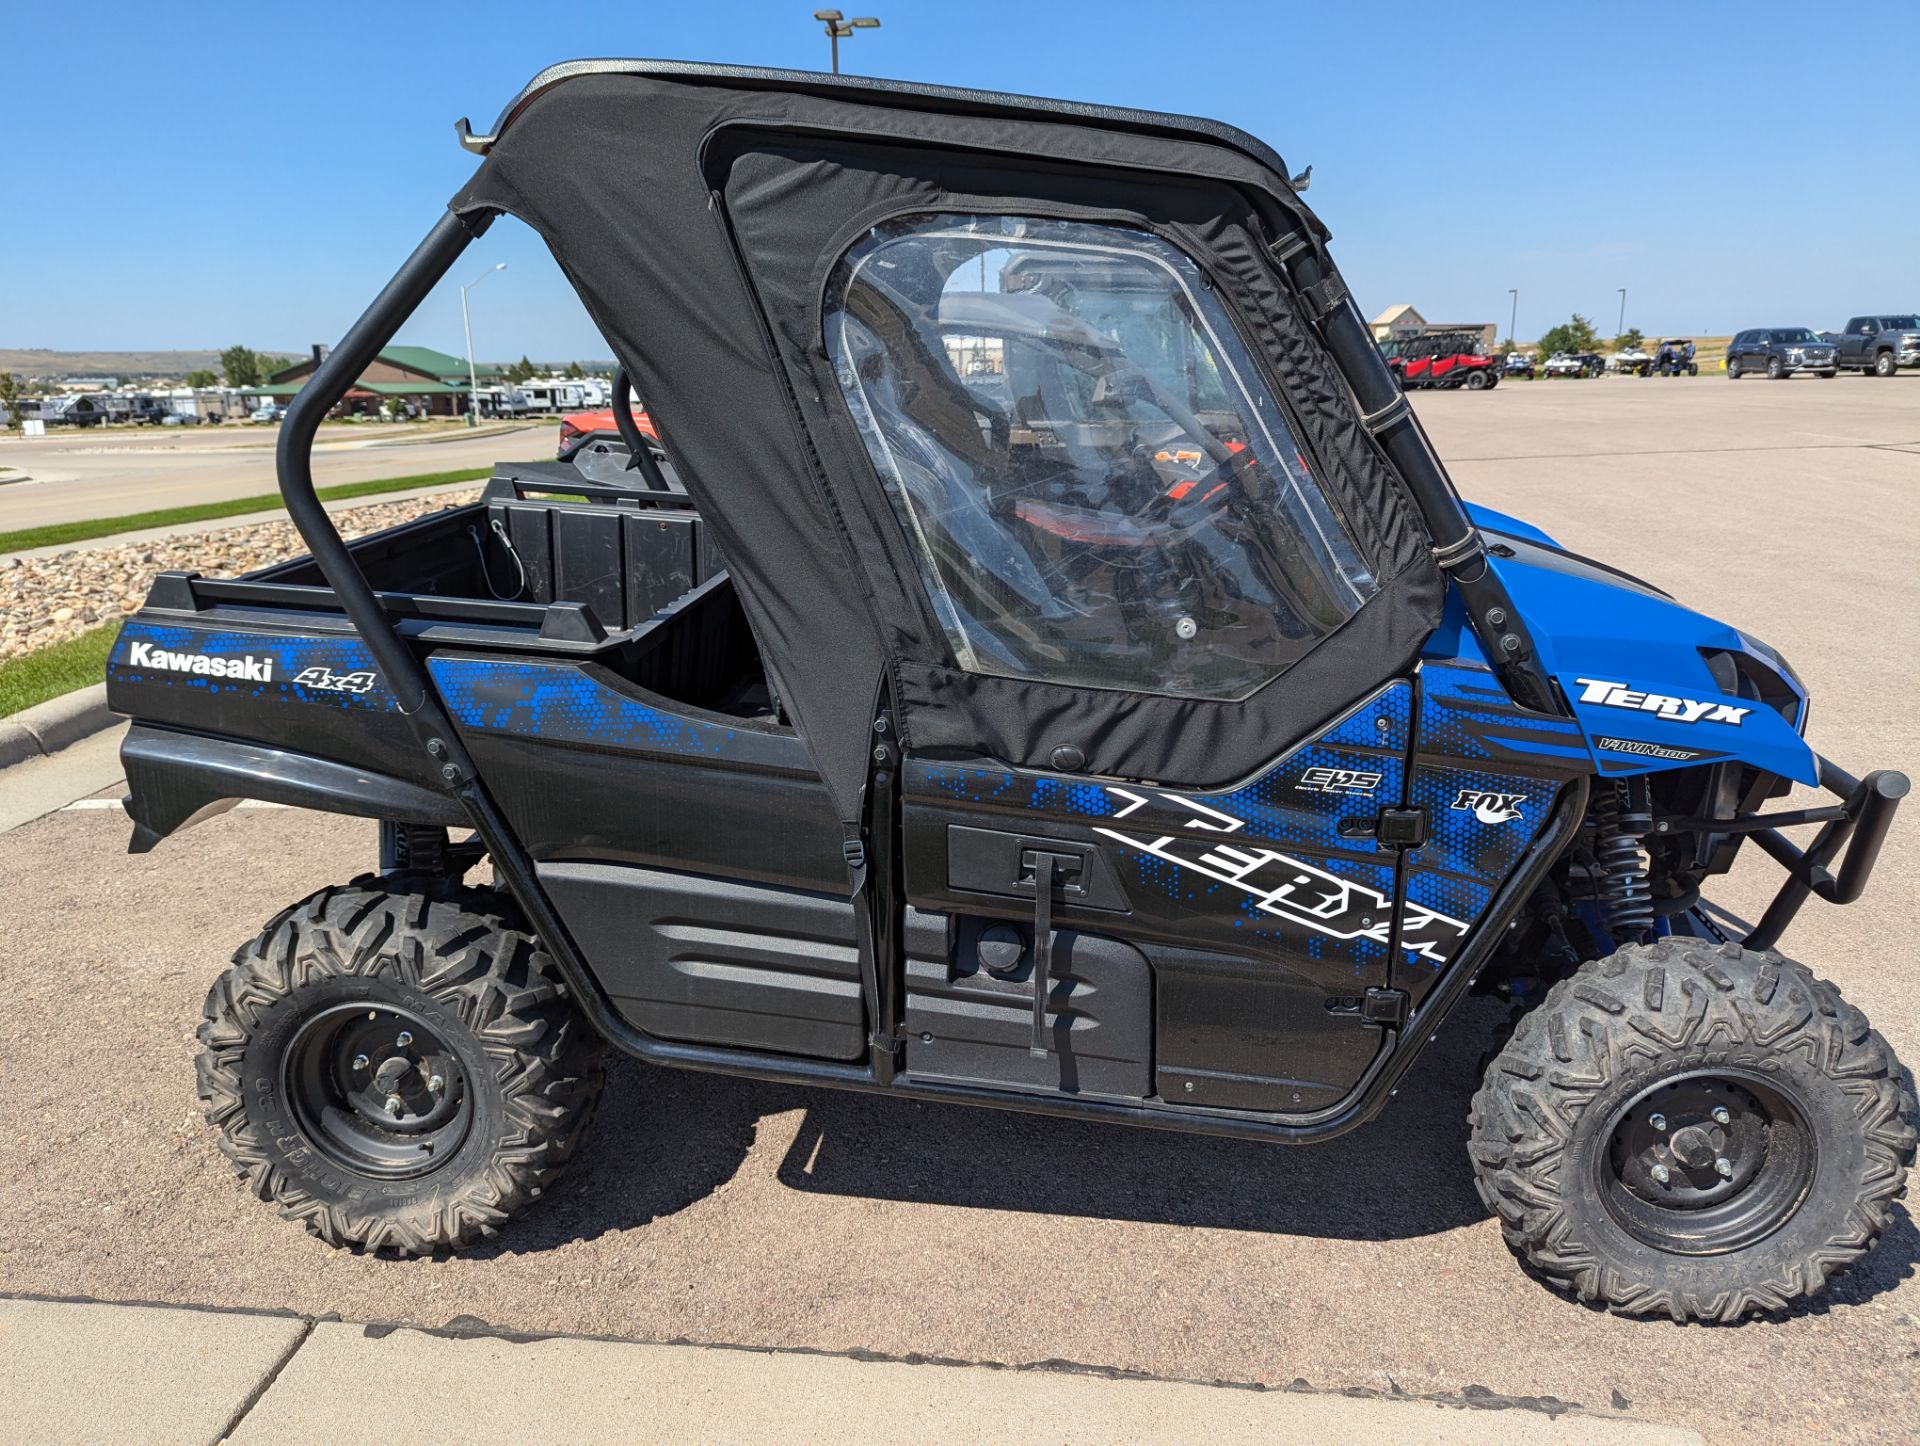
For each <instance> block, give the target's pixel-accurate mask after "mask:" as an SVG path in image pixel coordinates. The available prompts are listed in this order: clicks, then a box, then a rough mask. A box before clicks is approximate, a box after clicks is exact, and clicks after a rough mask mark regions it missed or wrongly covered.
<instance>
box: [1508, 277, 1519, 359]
mask: <svg viewBox="0 0 1920 1446" xmlns="http://www.w3.org/2000/svg"><path fill="white" fill-rule="evenodd" d="M1507 295H1508V296H1511V297H1512V298H1513V313H1512V315H1510V316H1509V317H1508V318H1507V350H1508V351H1512V350H1514V348H1516V347H1518V346H1519V345H1520V343H1519V341H1518V340H1516V339H1515V337H1514V334H1513V329H1514V328H1515V327H1516V326H1518V325H1519V324H1520V288H1519V287H1517V286H1509V287H1508V288H1507Z"/></svg>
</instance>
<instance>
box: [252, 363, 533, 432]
mask: <svg viewBox="0 0 1920 1446" xmlns="http://www.w3.org/2000/svg"><path fill="white" fill-rule="evenodd" d="M325 358H326V349H325V348H324V347H317V346H316V347H315V348H314V349H313V355H312V356H310V357H307V358H305V359H304V360H302V361H298V362H295V363H294V364H293V365H292V366H289V367H282V368H281V369H280V370H279V371H277V372H275V373H274V374H273V375H272V376H270V377H268V378H267V385H265V386H263V387H251V388H248V395H249V396H261V397H273V398H275V399H277V400H282V401H284V400H285V399H286V398H288V397H291V396H293V395H294V394H295V393H296V392H298V391H299V390H300V388H302V387H303V386H305V385H306V384H307V379H308V378H309V377H311V376H312V375H313V373H314V371H315V370H316V369H317V368H318V367H319V365H320V363H321V362H322V361H323V360H325ZM474 370H475V372H477V373H478V374H479V377H480V379H481V380H482V381H488V380H493V379H496V378H497V377H498V376H499V374H500V369H499V368H498V367H493V366H479V367H475V368H474ZM391 398H398V399H399V400H400V401H401V402H403V403H404V404H405V405H406V407H407V409H408V411H409V412H411V413H413V414H414V415H416V416H429V417H457V416H459V415H460V414H461V413H462V412H464V411H466V410H467V364H466V362H464V361H463V360H461V359H460V358H459V357H457V356H449V355H448V354H447V353H446V352H443V351H435V350H434V349H433V348H432V347H429V346H389V347H382V348H381V350H380V354H379V356H377V357H375V358H374V359H373V360H372V361H371V362H369V363H368V364H367V367H366V369H365V370H364V371H362V372H361V373H360V377H359V380H358V381H356V382H355V383H354V384H353V386H352V387H351V388H350V389H349V390H348V392H347V394H346V396H344V397H343V398H341V400H340V405H339V406H337V407H335V408H334V415H336V416H353V415H356V414H359V413H366V412H379V411H381V410H383V409H384V407H385V405H386V403H387V401H388V400H389V399H391Z"/></svg>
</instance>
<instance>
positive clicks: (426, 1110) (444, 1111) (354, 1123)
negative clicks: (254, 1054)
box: [282, 1003, 473, 1179]
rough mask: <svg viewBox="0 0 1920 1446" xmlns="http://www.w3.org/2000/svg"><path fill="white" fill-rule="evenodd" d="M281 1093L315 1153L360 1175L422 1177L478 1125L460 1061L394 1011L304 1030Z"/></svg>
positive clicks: (327, 1018) (378, 1007) (423, 1027)
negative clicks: (474, 1121) (284, 1092)
mask: <svg viewBox="0 0 1920 1446" xmlns="http://www.w3.org/2000/svg"><path fill="white" fill-rule="evenodd" d="M282 1087H283V1088H284V1089H285V1091H286V1098H287V1103H288V1105H289V1107H290V1108H291V1110H292V1112H293V1117H294V1120H295V1122H296V1123H297V1124H298V1125H299V1127H300V1131H301V1133H302V1134H303V1135H305V1136H306V1138H307V1140H308V1141H309V1142H310V1143H311V1144H312V1145H313V1147H314V1148H315V1149H316V1150H318V1151H319V1152H320V1153H321V1154H322V1155H324V1156H326V1157H327V1159H328V1160H330V1161H332V1162H333V1163H334V1164H336V1165H339V1166H341V1167H342V1168H344V1169H347V1170H351V1171H353V1172H354V1173H356V1174H360V1175H371V1176H377V1177H380V1178H384V1179H398V1178H404V1177H407V1176H412V1175H424V1174H426V1173H428V1172H429V1171H431V1170H433V1169H435V1168H436V1167H438V1166H439V1165H441V1164H444V1163H445V1162H446V1161H447V1160H448V1159H449V1158H451V1157H452V1155H453V1154H454V1152H455V1151H457V1150H458V1149H459V1148H460V1145H461V1143H462V1142H463V1141H464V1140H465V1139H466V1137H467V1131H468V1129H469V1128H470V1127H471V1125H472V1123H473V1102H472V1099H471V1097H470V1095H469V1093H468V1091H467V1087H466V1074H465V1071H463V1070H462V1069H461V1067H460V1061H459V1058H458V1057H457V1056H456V1055H455V1054H454V1052H453V1050H452V1049H451V1048H450V1047H449V1046H448V1045H447V1043H446V1041H445V1040H443V1039H442V1038H441V1037H440V1035H439V1034H438V1033H436V1032H435V1031H434V1029H433V1028H432V1026H430V1025H429V1024H428V1023H427V1022H426V1021H425V1020H424V1019H422V1018H421V1017H420V1016H419V1015H418V1014H415V1013H414V1012H413V1011H412V1010H410V1009H405V1008H402V1007H399V1006H397V1005H390V1004H373V1003H368V1004H341V1005H335V1006H334V1007H333V1008H331V1009H325V1010H322V1011H321V1012H320V1013H318V1014H315V1015H314V1016H313V1017H312V1018H310V1019H308V1020H306V1021H305V1022H304V1023H303V1024H302V1025H301V1026H300V1029H299V1032H298V1033H296V1034H295V1035H294V1037H293V1041H292V1043H290V1044H289V1045H288V1047H287V1052H286V1055H285V1058H284V1065H283V1073H282Z"/></svg>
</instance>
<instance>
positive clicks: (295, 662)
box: [107, 621, 397, 713]
mask: <svg viewBox="0 0 1920 1446" xmlns="http://www.w3.org/2000/svg"><path fill="white" fill-rule="evenodd" d="M107 673H108V676H109V677H111V678H112V679H113V680H114V682H116V683H132V684H142V685H148V686H158V687H163V688H187V689H193V690H195V691H199V692H204V693H206V694H209V695H211V696H219V695H223V694H231V695H236V696H244V697H249V698H259V699H264V700H268V701H275V702H288V703H309V704H316V705H319V706H321V707H329V708H340V709H347V710H361V709H364V710H367V711H371V712H378V713H385V712H390V711H392V710H393V709H394V708H395V707H396V706H397V705H396V703H395V701H394V697H393V694H392V693H391V692H390V691H389V690H388V689H387V687H386V684H385V682H384V681H383V680H382V679H381V677H380V674H379V672H378V671H377V669H376V668H375V666H374V661H373V654H372V653H370V652H369V651H368V650H367V646H366V644H365V643H363V642H361V641H360V640H359V639H358V638H353V637H324V636H304V637H300V636H283V635H277V634H271V633H245V632H210V631H208V630H206V629H204V628H190V627H170V626H166V625H163V624H158V623H149V622H140V621H134V622H129V623H128V624H127V625H126V626H125V627H124V628H122V629H121V631H120V636H119V637H118V638H116V639H115V640H114V644H113V650H112V652H111V653H109V654H108V657H107Z"/></svg>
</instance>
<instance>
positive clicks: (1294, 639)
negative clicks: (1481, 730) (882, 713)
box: [826, 215, 1376, 699]
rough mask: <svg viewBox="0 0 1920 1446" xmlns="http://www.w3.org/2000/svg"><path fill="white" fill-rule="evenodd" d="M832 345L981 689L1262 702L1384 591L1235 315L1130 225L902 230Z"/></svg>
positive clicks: (945, 617) (942, 611)
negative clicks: (1045, 687) (1108, 691)
mask: <svg viewBox="0 0 1920 1446" xmlns="http://www.w3.org/2000/svg"><path fill="white" fill-rule="evenodd" d="M826 343H827V353H828V356H829V357H830V358H831V360H832V363H833V367H834V373H835V376H836V378H837V380H838V382H839V385H840V390H841V393H842V395H843V396H844V398H845V400H846V403H847V407H848V409H849V410H850V411H851V413H852V415H853V420H854V422H855V424H856V426H857V427H858V428H859V431H860V435H861V438H862V440H863V441H864V442H865V444H866V448H867V453H868V455H869V456H870V457H871V458H872V460H873V465H874V467H875V469H876V470H877V471H878V472H879V474H880V477H881V480H882V481H883V483H884V484H885V487H886V491H887V495H888V498H889V499H890V501H891V503H892V505H893V509H894V512H895V513H896V514H897V515H898V517H899V520H900V524H901V526H902V527H903V528H904V529H905V531H906V534H907V537H908V539H909V541H910V543H911V545H912V547H913V550H914V553H915V556H916V559H917V562H918V566H919V569H920V574H921V578H922V581H923V582H924V583H925V584H926V587H927V590H928V592H929V594H930V595H931V597H932V599H933V604H934V608H935V610H936V612H937V613H938V615H939V617H940V620H941V623H942V625H943V626H944V627H945V629H946V632H947V636H948V638H949V640H950V641H951V643H952V646H953V650H954V653H955V655H956V656H957V657H958V659H959V661H960V664H961V666H962V667H964V668H966V669H967V670H968V671H971V672H979V673H993V674H1000V675H1003V676H1008V677H1032V678H1042V679H1046V680H1049V681H1053V682H1059V683H1074V684H1081V685H1086V686H1092V687H1106V688H1124V689H1130V690H1133V691H1138V692H1151V693H1168V694H1175V695H1179V696H1185V697H1195V698H1225V699H1231V698H1243V697H1245V696H1247V695H1248V694H1249V693H1251V692H1253V691H1254V690H1255V689H1256V688H1258V687H1260V685H1261V684H1263V683H1265V682H1267V681H1268V680H1269V679H1271V678H1273V677H1274V676H1275V675H1277V674H1278V673H1280V672H1282V671H1283V670H1284V669H1286V668H1287V667H1288V666H1289V665H1290V664H1292V663H1293V662H1295V661H1296V660H1298V659H1299V658H1301V657H1302V656H1304V655H1305V654H1306V653H1307V652H1308V651H1310V650H1311V649H1312V648H1313V646H1314V645H1315V643H1317V642H1318V641H1319V640H1320V639H1321V638H1323V637H1325V636H1326V635H1327V634H1328V633H1329V632H1331V631H1332V630H1333V629H1335V628H1336V627H1338V626H1339V625H1340V624H1341V622H1343V621H1344V620H1345V619H1347V618H1348V617H1350V616H1352V615H1353V613H1354V612H1355V611H1356V610H1357V609H1358V608H1359V607H1360V605H1361V604H1362V603H1363V602H1365V601H1366V599H1367V598H1368V597H1369V596H1371V595H1372V594H1373V592H1374V590H1375V586H1376V584H1375V581H1374V579H1373V576H1372V574H1371V573H1370V572H1369V571H1368V569H1367V567H1366V565H1365V563H1364V562H1363V561H1362V559H1361V557H1360V554H1359V552H1358V550H1357V549H1356V548H1355V546H1354V544H1353V540H1352V537H1351V535H1350V532H1349V529H1348V528H1347V526H1346V523H1345V519H1344V518H1343V517H1342V516H1341V514H1340V511H1339V509H1338V508H1337V506H1336V505H1335V504H1334V502H1333V501H1332V499H1330V498H1329V497H1328V496H1327V495H1326V494H1325V493H1324V492H1322V491H1321V489H1320V487H1319V484H1318V483H1317V482H1316V481H1315V479H1314V477H1313V473H1312V470H1311V468H1310V467H1309V465H1308V463H1307V460H1306V456H1305V453H1304V450H1303V449H1302V448H1301V446H1300V444H1299V443H1298V442H1297V441H1296V440H1295V438H1294V436H1293V434H1292V432H1291V431H1290V430H1289V429H1288V427H1287V423H1286V421H1285V418H1284V417H1283V415H1282V413H1281V410H1280V407H1279V404H1278V403H1277V402H1276V401H1275V399H1274V398H1273V397H1272V396H1270V395H1269V394H1268V392H1267V390H1266V388H1265V387H1264V386H1263V385H1262V384H1261V382H1260V379H1259V377H1258V376H1257V374H1256V373H1255V371H1254V369H1253V366H1252V364H1251V362H1250V360H1249V358H1248V356H1247V354H1246V352H1245V350H1244V348H1243V347H1242V346H1241V344H1240V342H1239V340H1238V337H1237V335H1236V334H1235V332H1234V331H1233V328H1232V326H1231V324H1230V323H1229V321H1228V319H1227V316H1226V313H1225V311H1224V309H1223V307H1222V305H1221V303H1220V301H1219V299H1218V298H1217V297H1216V296H1215V295H1214V293H1213V292H1212V290H1211V289H1210V288H1209V287H1208V286H1207V284H1206V283H1205V281H1204V280H1203V278H1202V276H1201V274H1200V271H1199V269H1198V268H1197V267H1196V266H1195V265H1194V264H1193V262H1192V261H1191V260H1190V259H1189V258H1188V257H1187V256H1186V255H1185V254H1184V253H1182V252H1181V251H1179V250H1177V249H1176V248H1174V247H1172V246H1170V245H1168V244H1167V243H1166V242H1164V241H1161V240H1160V239H1159V238H1157V237H1155V236H1152V235H1149V234H1147V233H1145V232H1141V231H1136V230H1132V229H1129V228H1125V227H1119V226H1106V225H1090V224H1086V223H1081V222H1068V221H1050V220H1039V219H1028V218H1022V217H1013V216H941V215H921V216H913V217H907V218H903V219H900V220H896V221H892V222H889V223H887V224H885V225H882V226H879V227H876V228H874V229H873V230H871V231H870V232H868V233H867V235H866V236H865V237H863V238H862V239H861V240H860V241H859V242H858V243H857V244H856V245H855V246H854V247H853V248H852V249H851V250H850V251H849V252H848V253H847V255H846V256H845V257H844V258H843V259H842V260H841V262H840V264H839V266H838V267H837V268H836V269H835V272H834V275H833V277H832V279H831V282H830V284H829V287H828V294H827V314H826Z"/></svg>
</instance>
